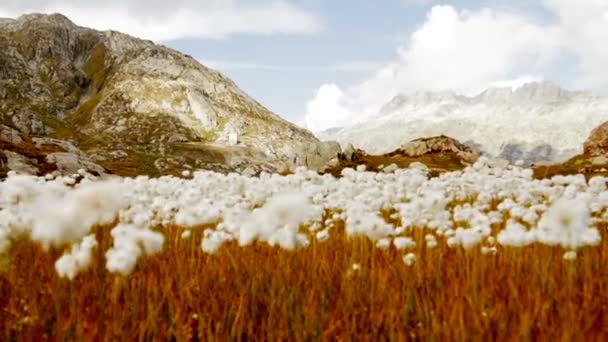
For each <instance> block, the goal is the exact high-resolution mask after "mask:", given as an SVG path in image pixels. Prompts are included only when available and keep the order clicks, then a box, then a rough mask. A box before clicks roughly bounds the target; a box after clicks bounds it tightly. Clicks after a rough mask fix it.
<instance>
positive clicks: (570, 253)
mask: <svg viewBox="0 0 608 342" xmlns="http://www.w3.org/2000/svg"><path fill="white" fill-rule="evenodd" d="M575 259H576V251H567V252H566V253H564V260H566V261H572V260H575Z"/></svg>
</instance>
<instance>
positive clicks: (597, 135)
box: [583, 121, 608, 156]
mask: <svg viewBox="0 0 608 342" xmlns="http://www.w3.org/2000/svg"><path fill="white" fill-rule="evenodd" d="M583 150H584V153H585V154H588V155H592V156H599V155H608V121H607V122H604V123H603V124H601V125H600V126H598V127H597V128H595V129H594V130H593V131H591V135H590V136H589V138H587V140H586V141H585V144H584V145H583Z"/></svg>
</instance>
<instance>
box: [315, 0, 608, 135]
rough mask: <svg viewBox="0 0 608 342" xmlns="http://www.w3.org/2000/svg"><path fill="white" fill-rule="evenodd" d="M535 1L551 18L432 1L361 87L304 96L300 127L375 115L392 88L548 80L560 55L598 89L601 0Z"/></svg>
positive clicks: (579, 82)
mask: <svg viewBox="0 0 608 342" xmlns="http://www.w3.org/2000/svg"><path fill="white" fill-rule="evenodd" d="M543 5H544V7H545V8H546V9H547V10H548V11H550V12H551V13H553V14H554V15H555V19H552V20H546V18H545V19H544V20H542V18H537V17H535V16H533V15H528V14H526V13H522V12H514V11H509V10H506V9H504V8H502V7H501V8H495V9H493V8H482V9H478V10H458V9H457V8H455V7H453V6H445V5H443V6H433V7H432V8H431V9H430V10H429V12H428V14H427V18H426V21H425V22H424V23H423V24H422V25H421V26H420V27H419V28H418V29H416V30H415V31H414V32H413V33H412V34H411V36H410V37H409V39H408V40H407V42H406V43H405V44H404V45H402V46H400V47H399V48H398V49H397V59H396V60H395V61H394V62H392V63H390V64H387V65H385V66H383V67H381V68H379V69H378V70H377V71H376V72H375V74H373V75H372V76H371V77H370V78H369V79H368V80H366V81H365V82H363V83H361V84H356V85H353V86H351V87H348V88H346V89H334V90H333V91H332V92H333V93H334V94H335V93H340V94H341V96H339V97H334V98H335V99H336V102H331V103H330V102H329V101H328V99H329V97H328V96H326V94H324V92H322V91H321V90H322V89H327V87H326V85H324V86H321V88H320V89H319V91H318V92H317V97H319V96H323V98H322V99H318V98H315V99H312V100H311V101H310V103H309V104H308V106H307V111H306V122H307V124H308V127H309V128H310V129H312V130H319V129H321V130H322V129H325V128H329V126H327V125H326V124H325V123H331V124H332V125H337V126H344V125H348V124H352V123H354V122H357V121H359V120H361V119H363V118H366V117H368V116H369V115H373V114H375V113H376V112H377V111H378V109H379V108H380V107H381V106H382V105H383V104H385V103H386V102H387V101H389V100H390V99H391V98H392V97H394V96H395V95H397V94H398V93H409V92H413V91H417V90H427V91H437V90H446V89H451V90H454V91H456V92H458V93H461V94H465V95H474V94H476V93H479V92H480V91H482V90H483V89H485V88H487V87H488V86H493V85H498V86H508V87H517V86H519V85H521V84H522V83H525V82H527V81H534V80H539V79H542V78H546V79H551V78H553V77H552V76H554V75H551V74H546V70H558V69H560V65H559V63H560V58H563V56H564V55H568V56H573V58H574V60H575V62H574V63H573V65H572V66H571V68H573V69H576V70H571V71H570V72H572V73H575V74H576V75H578V77H577V78H576V79H575V80H572V84H571V85H573V86H576V87H579V88H585V89H588V88H592V89H595V88H602V87H606V86H607V85H608V83H607V81H606V80H607V79H608V78H607V77H606V76H607V75H606V70H608V48H606V47H605V45H604V44H601V43H600V42H604V41H607V40H608V2H606V1H600V0H584V1H576V2H572V1H569V0H545V1H544V2H543ZM562 62H563V60H562ZM562 67H563V66H562ZM565 72H568V71H565ZM323 103H324V104H325V106H322V105H321V104H323ZM334 113H337V114H334ZM344 113H349V115H348V117H345V116H344ZM332 116H333V117H332Z"/></svg>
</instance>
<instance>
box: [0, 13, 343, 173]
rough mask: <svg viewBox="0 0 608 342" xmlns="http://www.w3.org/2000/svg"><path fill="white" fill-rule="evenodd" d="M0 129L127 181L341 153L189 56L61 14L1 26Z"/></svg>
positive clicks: (318, 160)
mask: <svg viewBox="0 0 608 342" xmlns="http://www.w3.org/2000/svg"><path fill="white" fill-rule="evenodd" d="M0 124H2V125H4V126H5V127H8V128H7V129H11V130H15V131H17V132H18V133H19V134H21V135H23V136H25V137H47V138H54V139H59V140H61V141H65V142H68V143H71V144H73V145H74V146H75V147H76V148H78V149H80V150H81V151H82V152H83V153H85V154H86V155H87V156H89V157H90V159H91V160H92V161H94V162H96V163H98V164H99V165H100V166H102V167H103V168H105V169H107V170H108V171H109V172H111V173H116V174H122V175H137V174H148V175H159V174H165V173H175V172H177V171H179V170H182V169H184V168H185V169H188V168H192V169H197V168H206V169H216V170H220V171H232V170H236V171H239V170H243V169H246V168H253V169H254V170H258V171H259V170H280V169H284V168H290V167H293V166H294V163H297V164H300V165H307V166H309V167H312V168H317V167H319V166H321V165H323V164H324V163H325V161H326V159H328V158H330V157H333V156H334V155H335V154H336V153H337V152H338V151H337V146H336V145H335V144H325V143H320V142H319V141H318V140H317V139H316V138H315V137H314V136H313V135H312V134H311V133H310V132H308V131H306V130H304V129H301V128H298V127H297V126H295V125H293V124H291V123H289V122H287V121H286V120H283V119H282V118H280V117H279V116H277V115H276V114H273V113H271V112H270V111H268V110H267V109H266V108H264V107H263V106H262V105H261V104H259V103H258V102H256V101H255V100H254V99H252V98H250V97H249V96H248V95H247V94H245V93H244V92H243V91H242V90H240V89H239V88H238V87H237V85H235V84H234V82H232V81H231V80H230V79H228V78H226V77H224V76H223V75H222V74H220V73H218V72H217V71H214V70H212V69H209V68H207V67H205V66H204V65H201V64H200V63H199V62H197V61H196V60H195V59H193V58H191V57H190V56H186V55H183V54H181V53H179V52H177V51H174V50H171V49H169V48H166V47H163V46H159V45H155V44H154V43H152V42H150V41H144V40H140V39H137V38H133V37H130V36H128V35H125V34H122V33H118V32H99V31H95V30H91V29H87V28H83V27H79V26H76V25H75V24H74V23H72V22H71V21H70V20H69V19H67V18H66V17H64V16H62V15H59V14H54V15H39V14H33V15H25V16H22V17H19V18H18V19H16V20H10V19H9V20H2V21H0ZM4 145H8V144H7V142H6V141H5V142H4ZM2 154H3V155H4V157H1V156H0V160H3V159H6V153H2Z"/></svg>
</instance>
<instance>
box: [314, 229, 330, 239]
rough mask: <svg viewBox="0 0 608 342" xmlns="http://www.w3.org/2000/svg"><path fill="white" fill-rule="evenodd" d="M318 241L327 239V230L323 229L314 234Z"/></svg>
mask: <svg viewBox="0 0 608 342" xmlns="http://www.w3.org/2000/svg"><path fill="white" fill-rule="evenodd" d="M315 237H316V238H317V240H318V241H327V240H328V239H329V230H327V229H323V230H321V231H319V232H317V233H316V234H315Z"/></svg>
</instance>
